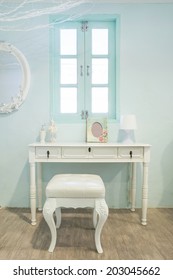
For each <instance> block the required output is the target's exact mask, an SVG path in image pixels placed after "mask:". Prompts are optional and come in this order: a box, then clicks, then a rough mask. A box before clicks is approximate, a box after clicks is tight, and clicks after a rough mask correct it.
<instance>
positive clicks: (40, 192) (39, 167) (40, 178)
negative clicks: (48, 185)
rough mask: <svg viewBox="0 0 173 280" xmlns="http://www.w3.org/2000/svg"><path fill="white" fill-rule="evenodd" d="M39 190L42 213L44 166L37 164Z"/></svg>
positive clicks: (39, 207)
mask: <svg viewBox="0 0 173 280" xmlns="http://www.w3.org/2000/svg"><path fill="white" fill-rule="evenodd" d="M37 190H38V210H39V211H42V210H43V207H42V165H41V163H40V162H38V163H37Z"/></svg>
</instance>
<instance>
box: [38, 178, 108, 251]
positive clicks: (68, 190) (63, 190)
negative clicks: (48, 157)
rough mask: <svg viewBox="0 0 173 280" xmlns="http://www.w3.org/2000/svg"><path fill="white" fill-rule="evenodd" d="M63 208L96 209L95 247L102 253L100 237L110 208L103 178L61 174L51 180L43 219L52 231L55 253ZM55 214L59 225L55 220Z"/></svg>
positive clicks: (47, 190) (50, 249)
mask: <svg viewBox="0 0 173 280" xmlns="http://www.w3.org/2000/svg"><path fill="white" fill-rule="evenodd" d="M61 207H66V208H85V207H90V208H93V209H94V211H93V224H94V228H95V245H96V248H97V251H98V253H102V252H103V250H102V246H101V243H100V234H101V230H102V228H103V225H104V223H105V221H106V219H107V217H108V207H107V204H106V202H105V186H104V183H103V181H102V179H101V178H100V176H98V175H91V174H60V175H55V176H54V177H53V178H52V179H51V180H50V181H49V183H48V185H47V187H46V202H45V204H44V207H43V216H44V218H45V220H46V222H47V224H48V226H49V228H50V231H51V243H50V247H49V252H53V250H54V248H55V245H56V237H57V235H56V227H57V228H59V226H60V224H61ZM54 212H55V214H56V225H55V221H54V218H53V213H54ZM97 214H98V215H97ZM97 217H98V219H97Z"/></svg>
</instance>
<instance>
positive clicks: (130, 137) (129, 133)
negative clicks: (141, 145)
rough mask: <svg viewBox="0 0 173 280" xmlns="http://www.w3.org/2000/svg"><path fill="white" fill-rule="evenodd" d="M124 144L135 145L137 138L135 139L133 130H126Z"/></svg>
mask: <svg viewBox="0 0 173 280" xmlns="http://www.w3.org/2000/svg"><path fill="white" fill-rule="evenodd" d="M122 143H123V144H134V143H135V137H134V131H133V130H124V137H123V140H122Z"/></svg>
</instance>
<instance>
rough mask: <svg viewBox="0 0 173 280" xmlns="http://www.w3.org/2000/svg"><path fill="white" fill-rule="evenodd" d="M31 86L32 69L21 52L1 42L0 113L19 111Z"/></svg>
mask: <svg viewBox="0 0 173 280" xmlns="http://www.w3.org/2000/svg"><path fill="white" fill-rule="evenodd" d="M29 86H30V68H29V65H28V62H27V60H26V58H25V56H24V55H23V53H22V52H21V51H19V50H18V49H17V48H16V47H14V46H13V45H11V44H9V43H7V42H0V113H3V114H4V113H11V112H13V111H15V110H18V109H19V107H20V106H21V105H22V103H23V102H24V100H25V98H26V96H27V94H28V90H29Z"/></svg>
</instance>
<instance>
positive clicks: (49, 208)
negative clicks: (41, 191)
mask: <svg viewBox="0 0 173 280" xmlns="http://www.w3.org/2000/svg"><path fill="white" fill-rule="evenodd" d="M55 209H56V202H55V200H54V199H50V198H47V200H46V202H45V204H44V207H43V216H44V219H45V221H46V222H47V224H48V226H49V229H50V232H51V243H50V246H49V249H48V251H49V252H51V253H52V252H53V250H54V248H55V245H56V237H57V236H56V226H55V221H54V218H53V213H54V212H55Z"/></svg>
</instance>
